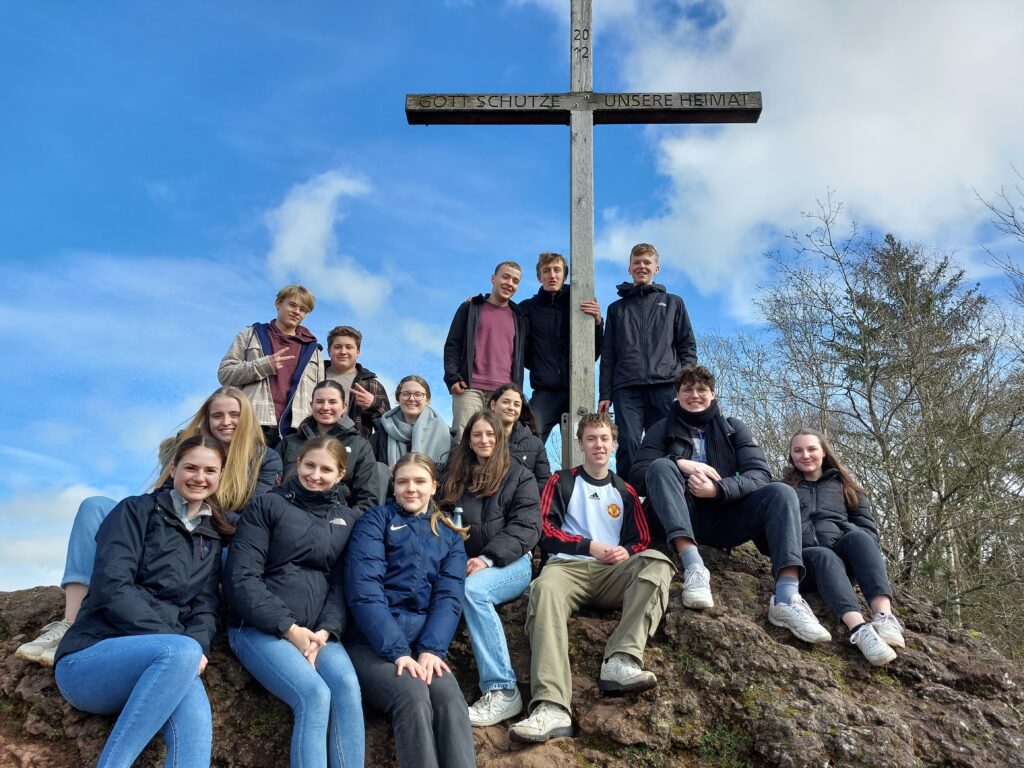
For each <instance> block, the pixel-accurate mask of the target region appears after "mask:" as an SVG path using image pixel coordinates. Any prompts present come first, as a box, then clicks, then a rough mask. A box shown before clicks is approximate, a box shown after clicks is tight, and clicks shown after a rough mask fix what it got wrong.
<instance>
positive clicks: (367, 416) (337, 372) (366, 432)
mask: <svg viewBox="0 0 1024 768" xmlns="http://www.w3.org/2000/svg"><path fill="white" fill-rule="evenodd" d="M362 350H363V334H361V333H360V332H359V331H357V330H356V329H355V328H353V327H352V326H351V325H338V326H335V327H334V328H333V329H332V330H331V332H330V333H328V334H327V354H328V356H329V357H330V360H329V361H328V362H327V367H326V369H325V371H324V374H325V375H326V377H327V378H328V379H333V380H334V381H337V382H338V383H339V384H341V386H342V387H343V388H344V390H345V391H346V392H348V418H350V419H352V423H353V424H354V425H355V428H356V431H357V432H359V434H360V435H361V436H362V437H364V438H367V439H368V438H369V437H370V433H372V432H373V420H374V419H376V418H379V417H380V416H383V415H384V411H387V410H390V409H391V401H390V400H389V399H388V393H387V392H386V391H385V390H384V385H382V384H381V383H380V381H379V380H378V379H377V374H376V373H374V372H373V371H371V370H369V369H368V368H364V367H363V366H362V365H360V364H359V363H358V362H356V361H357V360H359V355H360V354H361V353H362Z"/></svg>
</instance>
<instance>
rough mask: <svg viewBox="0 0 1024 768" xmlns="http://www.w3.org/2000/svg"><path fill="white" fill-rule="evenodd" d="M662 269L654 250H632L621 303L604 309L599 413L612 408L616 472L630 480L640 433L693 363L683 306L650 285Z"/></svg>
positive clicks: (656, 285)
mask: <svg viewBox="0 0 1024 768" xmlns="http://www.w3.org/2000/svg"><path fill="white" fill-rule="evenodd" d="M660 269H661V267H660V266H659V264H658V251H657V249H656V248H655V247H654V246H653V245H651V244H650V243H637V244H636V245H634V246H633V249H632V250H631V251H630V252H629V268H628V270H627V271H628V272H629V276H630V277H631V278H632V282H629V283H621V284H620V285H619V286H618V293H619V296H620V297H621V298H619V299H618V300H617V301H613V302H612V303H611V304H610V305H609V306H608V319H607V321H606V322H605V329H604V340H603V341H602V343H601V375H600V387H599V389H600V396H599V400H600V403H599V404H598V410H599V411H602V412H605V411H607V410H608V409H609V407H611V406H613V405H614V407H615V423H616V425H617V426H618V427H619V449H618V451H617V452H616V454H615V462H616V463H615V468H616V471H617V472H618V473H619V474H620V475H622V476H623V477H629V476H630V474H629V473H630V468H631V466H632V464H633V457H634V456H635V455H636V451H637V448H639V447H640V440H641V438H642V437H643V435H644V431H645V430H647V429H650V428H651V426H653V425H654V423H655V422H656V421H658V420H659V419H661V418H662V417H663V416H664V415H665V414H666V413H667V412H668V406H669V403H671V402H672V397H673V396H674V394H675V387H673V386H672V379H673V377H674V376H675V375H676V373H678V372H679V369H680V368H682V367H683V366H684V365H687V364H690V363H696V362H697V343H696V341H695V340H694V337H693V327H692V326H691V325H690V316H689V314H688V313H687V311H686V304H684V303H683V300H682V299H681V298H680V297H678V296H676V295H675V294H671V293H669V292H668V291H667V290H665V286H664V285H661V284H660V283H656V282H654V276H655V275H656V274H658V272H659V271H660Z"/></svg>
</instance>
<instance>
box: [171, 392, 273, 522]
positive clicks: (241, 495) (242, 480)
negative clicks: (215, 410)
mask: <svg viewBox="0 0 1024 768" xmlns="http://www.w3.org/2000/svg"><path fill="white" fill-rule="evenodd" d="M218 397H230V398H232V399H234V400H236V401H237V402H238V426H237V427H235V434H234V435H233V436H232V438H231V444H230V445H229V446H228V449H227V461H226V462H225V463H224V472H223V473H222V474H221V479H220V487H218V488H217V500H218V501H219V502H220V504H221V506H222V507H223V508H224V509H226V510H230V511H232V512H237V511H239V510H241V509H242V507H244V506H245V505H246V504H248V503H249V500H250V499H251V498H252V494H253V491H255V490H256V481H257V480H258V479H259V475H260V467H261V466H262V465H263V456H264V454H265V453H266V452H267V444H266V442H265V441H264V439H263V430H262V429H261V428H260V425H259V422H257V421H256V414H255V413H254V412H253V410H252V404H251V403H250V402H249V398H247V397H246V396H245V395H244V394H243V393H242V390H240V389H238V388H237V387H220V388H219V389H216V390H214V391H213V393H212V394H211V395H210V396H209V397H208V398H206V400H205V401H204V402H203V404H202V405H201V406H199V410H197V411H196V413H195V415H194V416H193V417H192V418H191V419H190V420H189V422H188V424H186V425H185V427H184V429H182V430H181V431H180V432H179V433H178V434H177V435H176V436H175V437H169V438H167V439H166V440H164V441H163V442H162V443H161V444H160V463H161V465H162V466H163V469H162V470H161V472H160V475H159V477H157V479H156V483H154V487H156V488H159V487H160V486H161V485H163V484H164V481H166V480H167V478H168V476H170V474H171V465H170V458H171V454H172V452H176V451H177V446H178V444H179V443H180V442H181V441H182V440H185V439H187V438H189V437H192V436H193V435H200V434H201V435H206V436H207V437H211V438H212V437H213V436H212V435H211V434H210V426H209V411H210V406H211V405H212V404H213V401H214V400H216V399H217V398H218Z"/></svg>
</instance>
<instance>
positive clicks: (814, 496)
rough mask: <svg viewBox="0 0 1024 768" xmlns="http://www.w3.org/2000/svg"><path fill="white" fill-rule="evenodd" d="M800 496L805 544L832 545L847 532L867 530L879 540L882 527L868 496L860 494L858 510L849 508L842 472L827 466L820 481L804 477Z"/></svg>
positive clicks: (798, 495)
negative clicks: (840, 478)
mask: <svg viewBox="0 0 1024 768" xmlns="http://www.w3.org/2000/svg"><path fill="white" fill-rule="evenodd" d="M796 495H797V498H799V499H800V526H801V531H802V533H803V544H804V546H805V547H832V546H833V545H834V544H835V543H836V542H837V541H839V539H840V538H841V537H842V536H843V535H844V534H847V533H850V532H851V531H856V530H858V529H859V530H863V531H865V532H866V533H868V534H869V535H870V536H871V538H873V539H874V540H875V543H876V544H877V543H878V526H876V525H875V518H874V517H873V516H872V514H871V504H870V502H868V499H867V497H866V496H865V495H864V494H862V493H859V494H857V500H858V502H859V504H858V505H857V509H856V510H854V511H853V512H850V511H849V510H847V508H846V499H845V498H844V496H843V485H842V483H841V482H840V480H839V472H838V470H836V469H834V468H829V469H826V470H825V471H824V472H822V474H821V477H820V478H818V479H817V480H801V481H800V482H799V483H798V484H797V486H796Z"/></svg>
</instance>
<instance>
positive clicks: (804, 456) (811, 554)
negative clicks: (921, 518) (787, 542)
mask: <svg viewBox="0 0 1024 768" xmlns="http://www.w3.org/2000/svg"><path fill="white" fill-rule="evenodd" d="M789 463H790V466H789V467H787V468H786V470H785V472H784V473H783V480H785V481H786V482H787V483H788V484H789V485H791V486H793V487H794V488H795V489H796V493H797V496H798V497H799V499H800V519H801V527H802V531H803V560H804V567H805V569H806V575H805V577H804V584H805V585H807V588H815V587H816V588H817V590H818V593H819V594H820V595H821V597H822V599H823V600H824V601H825V602H826V603H827V604H828V607H829V608H830V609H831V610H832V612H833V613H835V615H836V616H837V617H839V618H840V619H842V621H843V623H844V624H845V625H846V626H847V628H848V629H849V630H850V642H851V643H853V644H854V645H856V646H857V647H858V648H860V650H861V653H863V654H864V656H865V658H867V660H868V661H870V662H871V663H872V664H876V665H881V664H887V663H888V662H890V661H892V660H893V659H895V658H896V652H895V651H894V650H893V648H894V647H895V648H903V647H904V645H905V641H904V639H903V630H902V628H901V627H900V623H899V621H897V620H896V617H895V616H893V614H892V588H891V587H890V585H889V577H888V575H887V574H886V570H885V561H884V560H883V559H882V552H881V550H880V549H879V546H878V528H877V526H876V525H875V521H874V518H873V517H872V516H871V506H870V504H869V503H868V499H867V496H866V495H865V494H864V489H863V488H861V486H860V484H859V483H857V482H856V481H855V480H854V479H853V477H852V476H851V475H850V473H849V472H848V471H847V469H846V467H844V466H843V464H842V462H840V461H839V458H838V457H837V456H836V455H835V453H834V452H833V451H832V446H831V445H830V444H829V442H828V439H827V438H826V437H825V436H824V435H823V434H822V433H820V432H818V431H816V430H813V429H801V430H800V431H799V432H797V433H796V434H795V435H793V437H791V438H790V441H789ZM850 574H852V576H853V578H855V579H856V580H857V582H859V584H860V588H861V591H862V592H863V593H864V596H865V598H867V601H868V604H869V605H870V606H871V611H872V613H873V614H874V616H873V618H872V620H871V621H870V622H868V621H867V620H865V618H864V616H863V615H862V614H861V611H860V604H859V603H858V602H857V596H856V595H855V594H854V592H853V584H852V583H851V580H850Z"/></svg>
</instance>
